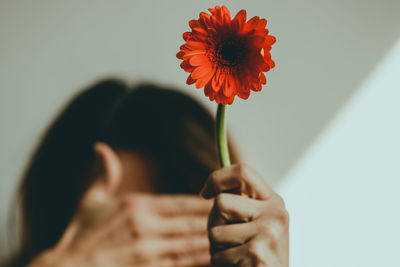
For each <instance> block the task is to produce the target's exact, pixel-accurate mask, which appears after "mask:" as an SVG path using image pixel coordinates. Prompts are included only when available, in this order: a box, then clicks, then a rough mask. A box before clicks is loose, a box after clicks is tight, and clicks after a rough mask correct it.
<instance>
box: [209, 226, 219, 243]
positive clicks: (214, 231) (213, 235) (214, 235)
mask: <svg viewBox="0 0 400 267" xmlns="http://www.w3.org/2000/svg"><path fill="white" fill-rule="evenodd" d="M219 234H220V231H219V227H213V228H211V229H210V230H209V233H208V238H209V240H210V242H212V243H215V242H217V241H218V237H219Z"/></svg>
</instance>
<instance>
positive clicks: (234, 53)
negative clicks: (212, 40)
mask: <svg viewBox="0 0 400 267" xmlns="http://www.w3.org/2000/svg"><path fill="white" fill-rule="evenodd" d="M242 52H243V47H242V46H241V45H240V44H237V43H225V44H223V45H222V47H221V50H220V55H221V58H222V59H223V60H226V61H228V62H230V63H234V62H236V61H237V60H238V59H239V58H240V57H241V54H242Z"/></svg>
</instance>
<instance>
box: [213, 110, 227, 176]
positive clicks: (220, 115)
mask: <svg viewBox="0 0 400 267" xmlns="http://www.w3.org/2000/svg"><path fill="white" fill-rule="evenodd" d="M215 128H216V138H217V151H218V158H219V164H220V165H221V168H223V167H227V166H229V165H231V160H230V159H229V150H228V142H227V138H226V126H225V105H222V104H218V109H217V120H216V127H215Z"/></svg>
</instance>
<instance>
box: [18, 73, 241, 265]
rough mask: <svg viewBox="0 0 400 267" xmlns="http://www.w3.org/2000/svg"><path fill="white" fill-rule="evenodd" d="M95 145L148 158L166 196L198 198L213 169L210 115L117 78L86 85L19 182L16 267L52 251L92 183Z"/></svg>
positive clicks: (161, 90) (173, 95)
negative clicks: (18, 261)
mask: <svg viewBox="0 0 400 267" xmlns="http://www.w3.org/2000/svg"><path fill="white" fill-rule="evenodd" d="M97 141H103V142H106V143H108V144H109V145H111V147H113V148H115V149H128V150H134V151H139V152H141V153H144V154H146V156H149V157H150V158H151V159H152V160H153V161H154V162H155V163H156V164H157V166H158V167H159V168H160V170H161V172H162V174H163V175H162V177H163V178H164V179H165V181H163V186H164V187H163V192H165V193H189V194H197V193H199V190H200V189H201V187H202V185H203V183H204V181H205V179H206V178H207V176H208V175H209V173H210V172H211V171H212V170H214V169H216V168H218V160H217V154H216V146H215V142H214V119H213V116H211V115H210V114H209V112H207V110H206V109H205V108H204V107H203V106H201V105H200V104H199V103H198V102H196V101H195V100H193V99H192V98H191V97H188V96H187V95H185V94H183V93H180V92H177V91H175V90H173V89H170V88H165V87H159V86H155V85H138V86H135V87H130V86H128V85H126V84H125V83H124V82H122V81H120V80H116V79H111V80H105V81H101V82H99V83H97V84H95V85H93V86H90V87H89V88H87V89H86V90H84V91H83V92H82V93H80V94H79V95H78V96H76V97H75V98H74V99H73V100H72V101H71V102H70V103H69V104H68V105H67V107H66V108H65V109H64V110H63V111H62V112H61V114H60V115H59V116H58V117H57V118H56V120H55V121H54V122H53V124H52V125H51V126H50V128H49V129H48V131H47V133H46V134H45V136H44V138H43V140H42V142H41V143H40V144H39V146H38V148H37V150H36V151H35V153H34V156H33V157H32V160H31V162H30V164H29V166H28V168H27V170H26V173H25V175H24V177H23V180H22V184H21V186H20V189H19V193H18V196H19V199H20V209H21V222H22V227H21V228H22V229H21V230H22V233H21V236H22V241H21V244H22V250H21V251H22V253H21V255H20V257H19V258H20V259H23V260H22V261H21V262H27V261H29V260H30V259H32V258H33V257H34V256H36V255H37V254H38V253H40V252H41V251H43V250H45V249H47V248H49V247H51V246H53V245H55V244H56V242H57V241H58V240H59V238H60V237H61V235H62V234H63V232H64V230H65V228H66V226H67V224H68V223H69V221H70V220H71V218H72V216H73V214H74V212H75V209H76V208H77V205H78V203H79V200H80V198H81V197H82V195H83V194H84V192H85V191H86V190H87V189H88V187H89V186H90V185H91V183H92V182H93V179H94V178H93V176H90V175H88V169H89V166H90V165H91V164H92V163H93V162H94V161H95V152H94V144H95V142H97ZM232 149H233V148H232V147H231V151H232V152H231V157H232V161H233V162H235V161H237V155H236V154H235V153H234V152H233V150H232Z"/></svg>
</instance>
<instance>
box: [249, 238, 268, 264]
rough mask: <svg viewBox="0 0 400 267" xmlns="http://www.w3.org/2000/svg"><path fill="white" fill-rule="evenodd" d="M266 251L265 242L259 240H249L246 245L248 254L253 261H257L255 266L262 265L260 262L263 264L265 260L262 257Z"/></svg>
mask: <svg viewBox="0 0 400 267" xmlns="http://www.w3.org/2000/svg"><path fill="white" fill-rule="evenodd" d="M267 251H268V248H267V244H266V242H263V241H261V240H253V241H251V242H249V246H248V255H249V257H250V258H252V260H253V262H257V264H258V265H257V266H264V265H261V264H265V263H266V261H265V259H264V255H265V254H266V252H267Z"/></svg>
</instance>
